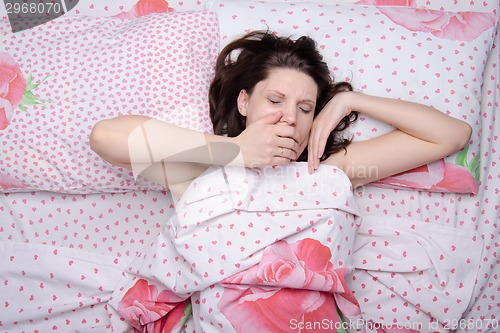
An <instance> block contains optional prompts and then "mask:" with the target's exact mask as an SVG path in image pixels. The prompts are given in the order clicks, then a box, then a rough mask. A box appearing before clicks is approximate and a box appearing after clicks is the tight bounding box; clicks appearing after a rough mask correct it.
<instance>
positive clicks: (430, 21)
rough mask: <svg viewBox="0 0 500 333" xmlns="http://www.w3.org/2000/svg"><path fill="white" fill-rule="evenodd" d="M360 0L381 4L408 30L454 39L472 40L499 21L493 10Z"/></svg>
mask: <svg viewBox="0 0 500 333" xmlns="http://www.w3.org/2000/svg"><path fill="white" fill-rule="evenodd" d="M357 3H358V4H369V5H375V6H377V8H378V9H379V10H380V12H381V13H382V14H384V15H386V16H387V17H388V18H389V19H390V20H391V21H393V22H394V23H396V24H398V25H400V26H403V27H405V28H406V29H408V30H411V31H423V32H429V33H431V34H433V35H434V36H436V37H440V38H445V39H451V40H461V41H472V40H474V39H475V38H477V37H478V36H479V35H480V34H481V33H482V32H484V31H486V30H488V29H489V28H491V27H493V26H494V25H495V24H496V17H495V15H494V14H492V13H475V12H456V13H453V12H446V11H441V10H432V9H426V8H417V7H416V2H415V1H414V0H409V1H401V0H362V1H359V2H357ZM398 6H399V7H398Z"/></svg>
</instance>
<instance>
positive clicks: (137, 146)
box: [90, 115, 239, 169]
mask: <svg viewBox="0 0 500 333" xmlns="http://www.w3.org/2000/svg"><path fill="white" fill-rule="evenodd" d="M232 140H233V139H232V138H226V137H222V136H216V135H209V134H204V133H202V132H197V131H193V130H189V129H185V128H181V127H179V126H175V125H172V124H168V123H166V122H164V121H160V120H156V119H152V118H149V117H144V116H136V115H131V116H121V117H116V118H113V119H107V120H103V121H101V122H99V123H97V124H96V125H95V126H94V128H93V130H92V133H91V135H90V145H91V147H92V149H93V150H94V151H95V152H96V153H98V154H99V155H100V156H101V157H102V158H103V159H105V160H107V161H108V162H110V163H112V164H116V165H130V168H132V169H133V168H134V166H140V165H143V166H145V165H149V164H154V163H158V162H161V161H163V162H192V163H198V164H207V165H209V164H216V165H225V164H227V163H229V162H231V161H232V160H234V159H235V158H236V157H237V156H238V154H239V147H238V146H237V145H236V144H234V143H232Z"/></svg>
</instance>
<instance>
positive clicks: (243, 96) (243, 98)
mask: <svg viewBox="0 0 500 333" xmlns="http://www.w3.org/2000/svg"><path fill="white" fill-rule="evenodd" d="M249 97H250V96H249V95H248V93H247V91H246V90H245V89H241V90H240V93H239V95H238V99H237V103H238V111H239V112H240V114H241V115H242V116H244V117H246V116H247V106H248V99H249Z"/></svg>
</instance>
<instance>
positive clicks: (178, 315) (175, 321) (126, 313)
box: [118, 279, 191, 333]
mask: <svg viewBox="0 0 500 333" xmlns="http://www.w3.org/2000/svg"><path fill="white" fill-rule="evenodd" d="M190 308H191V305H190V301H189V299H183V298H180V297H179V296H177V295H176V294H174V293H173V292H171V291H169V290H163V291H161V292H160V293H158V289H157V288H156V286H155V285H150V284H148V282H147V281H146V280H144V279H140V280H139V281H137V283H136V284H135V285H134V286H133V287H131V288H130V289H129V290H128V291H127V292H126V294H125V295H124V296H123V298H122V299H121V301H120V302H119V303H118V312H119V313H120V315H122V317H123V318H124V319H125V320H126V321H127V322H128V323H129V324H130V325H131V326H132V327H134V329H136V330H139V331H140V332H144V329H145V332H155V333H157V332H158V333H159V332H173V331H175V330H178V329H179V328H180V327H182V325H183V324H184V322H185V319H186V318H187V315H188V314H189V311H190Z"/></svg>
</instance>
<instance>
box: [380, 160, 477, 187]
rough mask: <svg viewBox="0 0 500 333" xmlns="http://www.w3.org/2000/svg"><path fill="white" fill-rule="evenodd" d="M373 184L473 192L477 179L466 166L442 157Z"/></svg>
mask: <svg viewBox="0 0 500 333" xmlns="http://www.w3.org/2000/svg"><path fill="white" fill-rule="evenodd" d="M373 185H376V186H379V187H389V188H394V187H401V188H412V189H422V190H429V191H436V192H456V193H474V194H475V193H477V191H478V188H479V184H478V182H477V180H476V179H475V178H474V177H473V176H472V175H471V173H470V171H469V170H468V169H467V168H466V167H463V166H461V165H457V164H454V163H449V162H446V161H445V160H444V159H440V160H438V161H436V162H433V163H430V164H427V165H424V166H421V167H418V168H415V169H412V170H409V171H405V172H402V173H399V174H397V175H394V176H391V177H387V178H384V179H381V180H379V181H377V182H375V183H373Z"/></svg>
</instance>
